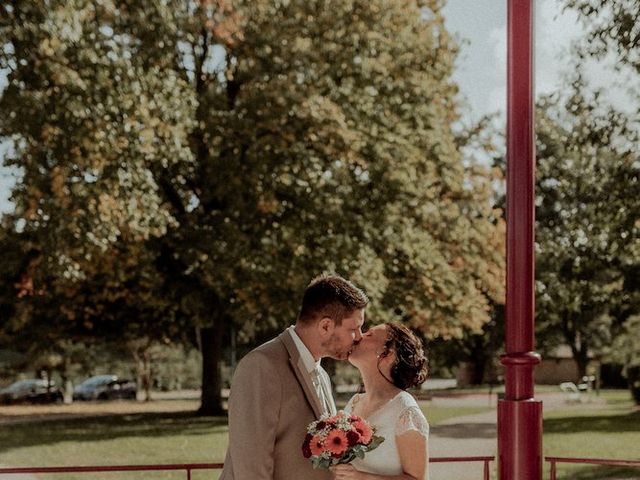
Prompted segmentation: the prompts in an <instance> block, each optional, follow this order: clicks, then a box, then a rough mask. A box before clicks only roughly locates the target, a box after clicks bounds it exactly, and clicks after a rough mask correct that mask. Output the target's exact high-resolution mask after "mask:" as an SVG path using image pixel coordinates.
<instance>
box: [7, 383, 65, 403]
mask: <svg viewBox="0 0 640 480" xmlns="http://www.w3.org/2000/svg"><path fill="white" fill-rule="evenodd" d="M62 400H63V395H62V390H60V388H58V387H56V386H55V383H54V382H51V383H49V384H48V385H47V381H46V380H39V379H37V378H32V379H29V380H19V381H17V382H15V383H12V384H11V385H9V386H8V387H6V388H3V389H2V390H0V403H3V404H5V405H9V404H12V403H56V402H62Z"/></svg>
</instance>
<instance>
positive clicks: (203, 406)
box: [198, 320, 226, 416]
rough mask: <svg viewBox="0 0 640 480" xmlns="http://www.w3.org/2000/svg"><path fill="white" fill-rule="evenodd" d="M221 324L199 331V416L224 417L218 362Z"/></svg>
mask: <svg viewBox="0 0 640 480" xmlns="http://www.w3.org/2000/svg"><path fill="white" fill-rule="evenodd" d="M222 324H223V322H221V321H219V320H217V321H215V322H214V324H213V325H212V326H211V327H206V328H201V329H200V343H201V352H202V398H201V403H200V409H199V410H198V414H199V415H213V416H222V415H226V412H225V410H224V409H223V408H222V395H221V389H222V379H221V375H220V360H221V358H222V337H223V334H224V332H223V329H222Z"/></svg>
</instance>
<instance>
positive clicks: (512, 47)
mask: <svg viewBox="0 0 640 480" xmlns="http://www.w3.org/2000/svg"><path fill="white" fill-rule="evenodd" d="M507 35H508V38H507V300H506V321H505V337H506V338H505V340H506V342H505V343H506V349H505V350H506V354H505V355H503V356H502V358H501V362H502V364H503V365H504V366H505V397H504V399H503V400H500V401H499V402H498V462H499V468H498V471H499V478H500V480H541V479H542V402H540V401H537V400H535V399H534V398H533V396H534V387H533V369H534V367H535V365H536V364H537V363H539V362H540V355H538V354H537V353H535V352H534V351H533V350H534V305H535V294H534V209H535V204H534V184H535V143H534V115H533V114H534V102H533V0H508V8H507Z"/></svg>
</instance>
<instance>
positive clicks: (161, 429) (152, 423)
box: [0, 411, 227, 452]
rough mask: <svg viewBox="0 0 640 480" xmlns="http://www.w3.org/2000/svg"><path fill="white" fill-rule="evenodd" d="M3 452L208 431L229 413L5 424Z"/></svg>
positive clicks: (223, 423) (221, 425) (223, 425)
mask: <svg viewBox="0 0 640 480" xmlns="http://www.w3.org/2000/svg"><path fill="white" fill-rule="evenodd" d="M2 430H3V432H2V433H3V434H2V435H0V452H5V451H7V450H11V449H13V448H16V447H32V446H41V445H50V444H55V443H58V442H63V441H65V442H66V441H82V442H88V441H100V440H113V439H115V438H123V437H134V436H143V437H163V436H173V435H178V434H179V435H209V434H212V433H216V432H224V431H226V430H227V418H226V417H201V416H198V415H197V414H196V413H195V412H191V411H189V412H162V413H134V414H131V413H129V414H121V415H101V416H96V417H81V418H72V419H69V418H67V419H56V420H49V421H46V422H28V423H19V424H10V425H5V426H2Z"/></svg>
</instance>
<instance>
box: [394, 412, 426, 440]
mask: <svg viewBox="0 0 640 480" xmlns="http://www.w3.org/2000/svg"><path fill="white" fill-rule="evenodd" d="M411 430H413V431H416V432H419V433H421V434H422V435H424V436H425V437H427V436H429V424H428V423H427V419H426V418H424V415H423V414H422V411H421V410H420V408H418V407H414V406H412V407H408V408H405V409H404V410H403V411H402V413H401V414H400V416H399V417H398V421H397V422H396V435H402V434H403V433H407V432H408V431H411Z"/></svg>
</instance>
